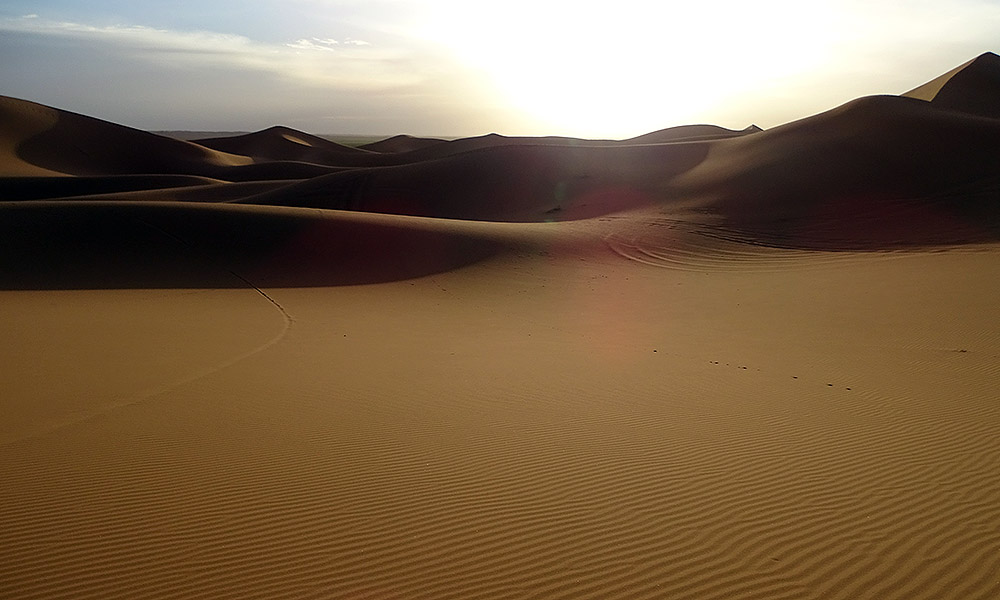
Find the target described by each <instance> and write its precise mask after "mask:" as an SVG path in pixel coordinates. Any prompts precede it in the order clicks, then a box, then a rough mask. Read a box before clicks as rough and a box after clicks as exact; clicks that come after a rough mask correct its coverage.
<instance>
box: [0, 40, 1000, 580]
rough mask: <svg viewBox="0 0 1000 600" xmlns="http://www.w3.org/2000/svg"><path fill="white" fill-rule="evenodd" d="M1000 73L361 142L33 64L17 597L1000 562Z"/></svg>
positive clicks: (14, 575)
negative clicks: (644, 118) (163, 111)
mask: <svg viewBox="0 0 1000 600" xmlns="http://www.w3.org/2000/svg"><path fill="white" fill-rule="evenodd" d="M998 82H1000V65H998V60H997V57H996V55H993V54H986V55H983V56H981V57H979V58H977V59H974V60H973V61H970V62H969V63H966V64H964V65H962V66H960V67H959V68H957V69H955V70H953V71H951V72H949V73H948V74H945V75H944V76H942V77H941V78H938V79H936V80H934V81H932V82H929V83H928V84H926V85H924V86H921V87H918V88H916V89H914V90H913V91H911V92H909V93H907V94H904V95H902V96H874V97H865V98H860V99H857V100H855V101H853V102H850V103H848V104H845V105H844V106H841V107H838V108H835V109H833V110H831V111H828V112H825V113H822V114H819V115H815V116H811V117H807V118H804V119H801V120H799V121H795V122H792V123H789V124H786V125H782V126H779V127H774V128H772V129H769V130H766V131H763V130H760V129H759V128H757V127H755V126H750V127H747V128H746V129H744V130H729V129H724V128H720V127H716V126H712V125H691V126H684V127H675V128H670V129H665V130H661V131H655V132H652V133H650V134H646V135H643V136H638V137H635V138H631V139H627V140H580V139H574V138H565V137H508V136H501V135H497V134H489V135H484V136H477V137H473V138H464V139H457V140H437V139H429V138H414V137H410V136H394V137H391V138H387V139H385V140H382V141H380V142H376V143H373V144H368V145H366V146H365V147H361V148H348V147H344V146H340V145H337V144H335V143H333V142H329V141H328V140H325V139H323V138H319V137H317V136H312V135H310V134H308V133H305V132H299V131H296V130H293V129H290V128H287V127H273V128H269V129H265V130H262V131H259V132H254V133H249V134H243V135H238V136H231V137H215V138H206V139H201V140H200V141H199V142H189V141H181V140H177V139H173V138H169V137H164V136H159V135H154V134H151V133H146V132H141V131H138V130H135V129H130V128H127V127H123V126H119V125H115V124H112V123H106V122H103V121H99V120H97V119H93V118H90V117H85V116H82V115H76V114H74V113H70V112H67V111H62V110H58V109H54V108H50V107H45V106H42V105H39V104H36V103H32V102H28V101H24V100H18V99H14V98H6V97H0V327H2V329H3V333H4V339H5V340H6V343H5V344H2V345H0V364H2V365H4V368H2V369H0V390H3V393H2V396H3V398H4V410H5V412H4V419H3V420H0V475H2V479H3V485H0V597H3V598H17V599H19V600H20V599H28V598H47V599H48V598H74V599H78V598H268V599H272V598H345V599H347V598H352V599H354V598H482V599H487V598H490V599H492V598H595V599H597V598H601V599H604V598H689V599H692V600H693V599H699V600H701V599H714V598H718V599H722V598H734V597H736V598H761V599H764V598H767V599H772V598H789V599H792V598H795V599H800V598H816V599H823V600H827V599H831V598H833V599H845V600H846V599H849V598H850V599H853V598H880V599H882V598H890V599H891V598H899V599H903V598H906V599H908V600H909V599H914V598H918V599H919V598H926V599H931V598H934V599H939V598H955V599H959V598H961V599H963V600H964V599H966V598H982V599H986V598H994V597H997V596H1000V581H998V579H997V573H998V572H1000V560H998V558H997V557H998V556H1000V535H998V534H997V529H996V526H995V524H996V523H997V522H998V520H1000V471H998V470H997V469H996V465H997V464H998V462H1000V441H998V438H997V436H996V435H995V433H996V431H997V428H998V426H1000V405H998V404H997V402H996V400H997V395H996V381H997V379H998V377H1000V332H998V329H997V327H996V324H997V322H1000V305H998V303H997V297H998V295H1000V261H998V260H997V259H998V256H1000V243H998V242H1000V118H997V116H998V115H997V114H996V113H995V112H993V111H994V102H995V99H996V98H997V97H1000V96H998V92H1000V85H998Z"/></svg>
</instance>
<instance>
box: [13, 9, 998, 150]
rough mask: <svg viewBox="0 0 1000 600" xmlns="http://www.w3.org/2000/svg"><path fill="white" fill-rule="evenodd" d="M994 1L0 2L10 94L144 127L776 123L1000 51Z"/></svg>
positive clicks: (391, 129) (433, 128)
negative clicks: (990, 52)
mask: <svg viewBox="0 0 1000 600" xmlns="http://www.w3.org/2000/svg"><path fill="white" fill-rule="evenodd" d="M998 34H1000V0H950V1H949V0H939V1H936V2H930V1H922V0H913V1H903V0H757V1H755V2H746V1H743V0H736V1H715V2H713V1H710V0H702V1H700V2H692V1H691V0H686V1H684V2H669V1H667V2H655V1H650V0H604V1H602V2H589V1H588V0H551V1H549V0H505V1H504V2H489V3H488V2H479V1H477V0H281V1H278V0H274V1H272V0H262V1H250V0H241V1H239V2H237V1H230V0H200V1H190V0H173V1H171V2H142V1H135V0H132V1H127V0H121V1H117V0H89V1H87V2H82V1H74V0H53V1H47V2H28V1H20V0H6V1H5V2H4V3H3V5H2V6H0V94H3V95H9V96H15V97H19V98H25V99H28V100H34V101H36V102H41V103H43V104H48V105H52V106H56V107H58V108H63V109H66V110H71V111H74V112H80V113H84V114H88V115H92V116H96V117H100V118H103V119H107V120H110V121H115V122H118V123H122V124H126V125H131V126H133V127H140V128H144V129H201V130H256V129H261V128H264V127H267V126H270V125H274V124H283V125H288V126H290V127H295V128H298V129H303V130H307V131H311V132H314V133H371V134H380V135H381V134H386V135H387V134H394V133H401V132H405V133H411V134H415V135H450V136H458V135H475V134H482V133H488V132H491V131H496V132H499V133H505V134H532V135H537V134H561V135H576V136H583V137H610V138H622V137H629V136H633V135H638V134H641V133H645V132H648V131H652V130H656V129H661V128H664V127H670V126H673V125H682V124H688V123H714V124H717V125H722V126H725V127H730V128H743V127H745V126H747V125H749V124H750V123H756V124H758V125H760V126H762V127H771V126H774V125H778V124H781V123H784V122H787V121H791V120H794V119H797V118H801V117H804V116H808V115H810V114H815V113H817V112H820V111H822V110H826V109H828V108H832V107H834V106H836V105H839V104H841V103H843V102H845V101H847V100H850V99H852V98H855V97H858V96H863V95H869V94H880V93H902V92H905V91H907V90H908V89H911V88H913V87H916V86H917V85H919V84H921V83H924V82H925V81H927V80H929V79H932V78H934V77H936V76H937V75H939V74H941V73H943V72H945V71H947V70H949V69H951V68H953V67H955V66H957V65H959V64H961V63H963V62H965V61H966V60H969V59H971V58H973V57H975V56H977V55H979V54H981V53H983V52H986V51H998V50H1000V48H998V47H997V45H998V44H1000V35H998Z"/></svg>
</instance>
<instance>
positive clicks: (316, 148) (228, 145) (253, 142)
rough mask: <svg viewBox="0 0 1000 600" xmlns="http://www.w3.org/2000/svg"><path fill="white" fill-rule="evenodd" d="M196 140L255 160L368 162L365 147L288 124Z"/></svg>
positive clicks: (207, 146)
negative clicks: (349, 144)
mask: <svg viewBox="0 0 1000 600" xmlns="http://www.w3.org/2000/svg"><path fill="white" fill-rule="evenodd" d="M194 141H195V142H196V143H198V144H200V145H202V146H205V147H206V148H213V149H215V150H221V151H223V152H228V153H231V154H239V155H241V156H249V157H250V158H253V159H254V160H256V161H260V162H268V161H297V162H307V163H317V164H321V165H329V166H356V165H355V164H352V163H354V161H357V165H367V164H370V162H366V161H365V158H366V157H367V155H368V154H369V153H368V152H367V151H365V150H360V149H357V148H351V147H349V146H344V145H341V144H338V143H336V142H331V141H330V140H327V139H323V138H321V137H318V136H315V135H310V134H308V133H304V132H302V131H296V130H294V129H291V128H288V127H271V128H269V129H265V130H263V131H258V132H255V133H248V134H245V135H237V136H229V137H217V138H208V139H199V140H194Z"/></svg>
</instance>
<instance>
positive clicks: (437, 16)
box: [425, 0, 833, 137]
mask: <svg viewBox="0 0 1000 600" xmlns="http://www.w3.org/2000/svg"><path fill="white" fill-rule="evenodd" d="M434 6H435V10H434V11H432V18H431V19H430V20H429V22H428V23H426V25H425V27H426V30H427V32H428V35H430V36H431V37H433V39H435V40H436V41H437V42H439V43H443V44H445V45H446V46H448V47H449V48H450V50H451V51H452V52H453V53H454V54H455V55H456V56H457V57H458V58H459V59H460V60H462V61H464V62H465V63H467V64H468V65H470V66H471V67H472V68H474V69H476V70H477V71H479V72H481V73H483V74H484V75H485V76H486V77H487V78H488V79H489V81H490V83H491V84H492V85H493V86H495V88H496V89H497V91H498V92H499V93H500V94H502V95H503V96H504V98H503V100H505V101H506V103H508V104H509V105H510V106H511V107H513V108H514V109H515V110H517V111H519V112H520V113H521V114H523V115H524V116H525V117H527V118H528V119H529V120H532V121H534V122H536V123H537V124H538V125H539V126H542V127H546V128H548V129H550V130H553V132H554V133H566V134H570V135H588V136H594V135H599V136H610V137H621V136H627V135H636V134H640V133H644V132H647V131H649V130H651V129H655V128H658V127H661V126H669V125H676V124H682V123H689V122H697V121H698V118H699V116H700V115H705V114H707V113H708V112H709V111H710V110H711V109H712V108H713V107H715V106H717V105H719V104H720V103H725V102H727V101H732V100H733V99H734V98H735V97H736V96H737V95H739V94H741V93H744V92H746V91H747V90H755V89H759V88H760V87H761V86H768V85H772V84H773V83H774V82H776V81H777V80H780V79H782V78H787V77H791V76H794V75H795V74H797V73H799V72H801V71H802V70H805V69H807V68H814V67H815V66H816V65H817V64H818V63H820V62H822V61H823V60H824V59H825V58H826V54H827V53H828V52H829V46H830V43H831V41H832V40H831V39H830V38H831V36H830V35H829V34H828V32H829V31H831V27H830V24H831V21H832V20H833V11H832V10H831V9H830V7H829V6H828V3H826V2H810V3H803V2H797V1H786V0H781V1H765V2H759V3H745V2H723V3H719V2H713V3H702V4H697V5H695V4H691V3H673V2H666V3H658V4H654V3H649V2H647V1H646V0H622V1H620V2H614V3H607V2H601V3H588V2H580V1H572V0H570V1H567V0H555V1H539V0H511V1H508V2H505V3H502V4H485V3H475V2H466V1H464V0H441V1H439V2H436V3H435V5H434ZM790 48H794V49H795V50H794V51H790V50H789V49H790ZM747 124H749V123H747ZM744 125H746V124H744Z"/></svg>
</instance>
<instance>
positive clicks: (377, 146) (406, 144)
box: [358, 135, 444, 154]
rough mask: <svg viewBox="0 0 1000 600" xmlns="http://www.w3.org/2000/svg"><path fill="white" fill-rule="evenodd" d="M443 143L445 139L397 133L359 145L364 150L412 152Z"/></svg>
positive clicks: (393, 152) (395, 152) (396, 152)
mask: <svg viewBox="0 0 1000 600" xmlns="http://www.w3.org/2000/svg"><path fill="white" fill-rule="evenodd" d="M441 143H444V140H440V139H437V138H418V137H413V136H411V135H395V136H392V137H390V138H386V139H384V140H380V141H378V142H372V143H371V144H364V145H363V146H358V147H359V148H361V149H362V150H370V151H372V152H384V153H390V154H398V153H401V152H412V151H413V150H422V149H424V148H430V147H431V146H437V145H438V144H441Z"/></svg>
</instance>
